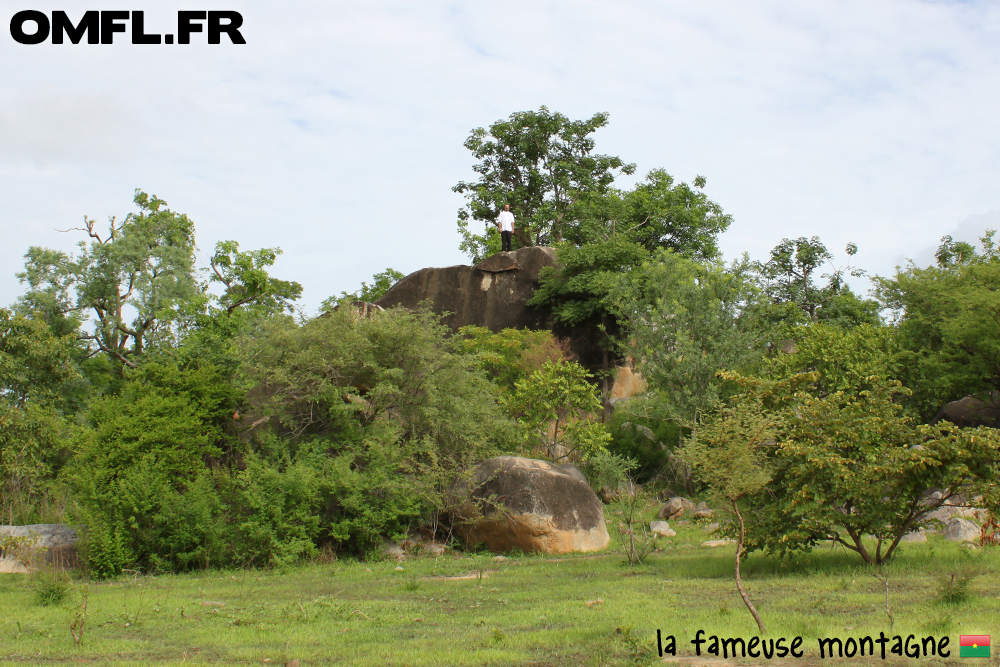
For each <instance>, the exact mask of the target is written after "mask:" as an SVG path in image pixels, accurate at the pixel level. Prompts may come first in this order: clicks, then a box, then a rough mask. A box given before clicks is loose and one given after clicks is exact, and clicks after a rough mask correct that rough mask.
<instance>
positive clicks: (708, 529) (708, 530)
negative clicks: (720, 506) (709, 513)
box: [704, 521, 719, 533]
mask: <svg viewBox="0 0 1000 667" xmlns="http://www.w3.org/2000/svg"><path fill="white" fill-rule="evenodd" d="M718 529H719V522H718V521H716V522H715V523H710V524H708V525H707V526H705V528H704V530H705V532H706V533H714V532H715V531H717V530H718Z"/></svg>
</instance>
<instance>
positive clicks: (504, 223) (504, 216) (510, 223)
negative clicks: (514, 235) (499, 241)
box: [497, 211, 514, 232]
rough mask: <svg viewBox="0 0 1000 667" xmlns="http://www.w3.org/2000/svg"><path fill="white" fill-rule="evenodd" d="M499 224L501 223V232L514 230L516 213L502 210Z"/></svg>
mask: <svg viewBox="0 0 1000 667" xmlns="http://www.w3.org/2000/svg"><path fill="white" fill-rule="evenodd" d="M497 224H499V225H500V231H501V232H512V231H514V214H513V213H511V212H510V211H500V217H499V218H497Z"/></svg>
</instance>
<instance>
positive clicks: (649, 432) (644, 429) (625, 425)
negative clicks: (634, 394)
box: [619, 397, 658, 442]
mask: <svg viewBox="0 0 1000 667" xmlns="http://www.w3.org/2000/svg"><path fill="white" fill-rule="evenodd" d="M619 398H624V397H619ZM621 428H622V430H623V431H624V430H626V429H632V431H634V432H635V433H637V434H639V435H641V436H643V437H645V438H646V439H647V440H649V441H651V442H658V440H657V439H656V434H655V433H653V429H651V428H649V427H648V426H643V425H642V424H634V423H632V422H622V427H621Z"/></svg>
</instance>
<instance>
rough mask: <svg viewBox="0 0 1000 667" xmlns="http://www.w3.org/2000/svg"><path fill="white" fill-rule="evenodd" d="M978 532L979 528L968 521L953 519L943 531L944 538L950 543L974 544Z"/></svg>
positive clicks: (977, 537)
mask: <svg viewBox="0 0 1000 667" xmlns="http://www.w3.org/2000/svg"><path fill="white" fill-rule="evenodd" d="M980 532H981V531H980V530H979V526H977V525H976V524H974V523H973V522H971V521H969V520H968V519H960V518H958V517H954V518H953V519H951V521H949V522H948V526H947V527H946V528H945V529H944V536H945V537H946V538H947V539H949V540H951V541H952V542H974V541H975V540H977V539H979V534H980Z"/></svg>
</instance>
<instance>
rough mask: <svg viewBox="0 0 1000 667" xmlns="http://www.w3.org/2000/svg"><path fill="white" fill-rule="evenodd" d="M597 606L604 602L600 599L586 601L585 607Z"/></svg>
mask: <svg viewBox="0 0 1000 667" xmlns="http://www.w3.org/2000/svg"><path fill="white" fill-rule="evenodd" d="M599 604H604V600H602V599H601V598H597V599H596V600H588V601H587V606H588V607H594V606H596V605H599Z"/></svg>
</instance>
